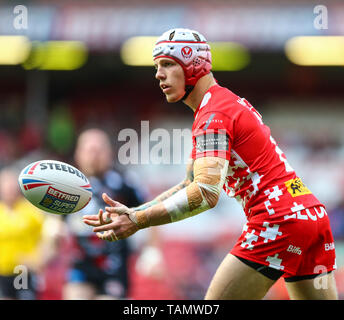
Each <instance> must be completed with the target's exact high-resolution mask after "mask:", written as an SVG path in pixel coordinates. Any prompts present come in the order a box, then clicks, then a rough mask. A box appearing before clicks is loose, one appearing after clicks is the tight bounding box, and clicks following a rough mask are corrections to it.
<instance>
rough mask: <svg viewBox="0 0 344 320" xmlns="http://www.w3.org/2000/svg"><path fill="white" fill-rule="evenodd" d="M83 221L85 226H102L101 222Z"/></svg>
mask: <svg viewBox="0 0 344 320" xmlns="http://www.w3.org/2000/svg"><path fill="white" fill-rule="evenodd" d="M82 220H83V222H84V223H85V224H87V225H89V226H91V227H99V226H100V223H99V220H96V221H94V220H88V219H85V218H83V219H82Z"/></svg>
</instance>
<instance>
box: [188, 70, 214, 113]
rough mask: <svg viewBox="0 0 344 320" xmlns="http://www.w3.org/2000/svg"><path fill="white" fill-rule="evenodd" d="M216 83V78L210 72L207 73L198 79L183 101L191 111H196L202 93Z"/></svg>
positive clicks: (202, 95)
mask: <svg viewBox="0 0 344 320" xmlns="http://www.w3.org/2000/svg"><path fill="white" fill-rule="evenodd" d="M215 84H216V80H215V79H214V76H213V74H212V73H208V74H207V75H205V76H203V77H202V78H201V79H199V80H198V81H197V83H196V85H195V87H194V88H193V90H192V91H191V93H190V94H189V96H188V97H187V98H186V99H185V100H183V102H184V103H185V104H186V105H187V106H188V107H190V108H191V109H192V111H193V112H195V111H196V109H197V107H198V106H199V104H200V103H201V101H202V99H203V97H204V94H205V93H206V92H207V91H208V89H209V88H210V87H212V86H213V85H215Z"/></svg>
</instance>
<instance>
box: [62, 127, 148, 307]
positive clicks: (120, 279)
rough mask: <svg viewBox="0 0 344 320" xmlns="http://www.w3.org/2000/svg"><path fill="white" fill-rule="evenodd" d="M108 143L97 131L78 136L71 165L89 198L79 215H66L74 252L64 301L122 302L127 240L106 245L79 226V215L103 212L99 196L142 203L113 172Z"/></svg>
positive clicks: (102, 133)
mask: <svg viewBox="0 0 344 320" xmlns="http://www.w3.org/2000/svg"><path fill="white" fill-rule="evenodd" d="M113 158H114V157H113V153H112V148H111V143H110V139H109V137H108V136H107V134H106V133H105V132H104V131H102V130H100V129H88V130H86V131H84V132H83V133H81V135H80V136H79V138H78V141H77V146H76V150H75V162H76V164H77V166H78V167H79V168H80V170H81V171H82V172H83V173H84V174H86V176H88V178H89V180H90V183H91V186H92V189H93V197H92V200H91V202H90V203H89V204H88V205H87V206H86V207H85V208H84V209H83V210H81V211H80V212H77V213H74V214H72V215H68V216H67V217H66V221H67V223H68V226H69V229H70V231H71V232H72V234H73V235H74V239H75V251H74V252H73V254H72V262H71V267H70V270H69V271H68V275H67V277H68V279H67V284H66V285H65V287H64V294H63V298H64V299H87V300H88V299H111V298H126V297H127V292H128V287H129V279H128V265H127V264H128V258H129V255H130V248H129V243H128V240H120V241H117V242H112V243H110V242H106V241H103V240H100V239H99V238H97V236H96V235H95V234H94V233H93V232H92V229H91V228H89V227H87V226H86V225H85V224H84V223H83V222H82V215H84V214H94V213H97V212H98V210H99V209H100V208H104V205H105V203H104V201H103V199H102V193H103V192H106V193H107V194H108V195H110V196H111V197H112V198H114V199H116V200H118V201H120V202H122V203H125V204H126V205H127V206H130V207H134V206H137V205H139V204H140V203H142V202H143V199H141V196H140V194H139V192H138V190H136V189H134V188H133V187H131V186H129V184H128V183H126V181H125V178H124V176H123V175H121V174H120V173H119V172H116V171H115V170H113V169H112V168H111V167H112V159H113Z"/></svg>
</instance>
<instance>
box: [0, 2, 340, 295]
mask: <svg viewBox="0 0 344 320" xmlns="http://www.w3.org/2000/svg"><path fill="white" fill-rule="evenodd" d="M20 4H21V5H22V6H24V9H23V8H22V7H20V8H19V9H18V8H17V10H18V11H16V12H14V8H15V6H16V4H14V3H13V1H8V2H6V1H1V2H0V168H3V167H5V166H8V165H12V164H17V165H18V166H19V167H24V166H25V164H27V163H29V162H31V161H34V160H39V159H44V158H50V159H57V160H62V161H65V162H69V163H71V164H73V162H74V159H73V152H74V147H75V141H76V138H77V136H78V134H79V133H80V132H81V131H82V130H83V129H84V128H86V127H91V126H98V127H102V128H104V129H105V130H107V131H108V132H109V133H111V135H112V139H113V146H114V148H115V149H116V150H117V151H118V150H119V148H120V147H121V145H123V144H124V142H123V141H119V139H118V133H119V132H120V130H122V129H125V128H132V129H135V130H136V131H137V132H138V133H139V137H140V141H139V142H140V143H144V140H145V139H148V138H149V137H147V136H145V135H142V136H140V132H141V131H140V130H141V121H149V130H150V132H152V131H153V130H154V128H164V129H167V130H169V131H170V132H172V129H173V128H180V129H185V128H188V129H190V128H191V125H192V121H193V116H192V113H191V112H190V111H189V109H188V108H185V106H183V105H182V103H178V104H174V105H168V104H167V103H166V102H165V101H164V97H163V96H162V93H161V91H160V89H159V87H158V85H157V81H156V80H155V79H154V69H153V68H152V64H151V61H150V53H151V48H152V39H154V37H157V36H158V35H160V34H161V33H162V32H164V31H166V30H168V29H170V28H172V27H187V28H191V29H196V30H198V31H199V32H201V33H202V34H204V35H205V37H206V38H207V39H208V41H210V42H211V44H212V48H213V59H214V60H215V63H216V65H214V75H215V77H216V79H217V80H218V82H219V83H220V84H221V85H223V86H226V87H228V88H229V89H231V90H232V91H234V92H235V93H237V94H238V95H240V96H241V97H245V98H246V99H247V100H249V101H250V102H251V103H252V104H253V105H254V106H255V107H256V109H257V110H258V111H259V112H260V113H262V115H263V119H264V121H265V123H267V124H268V125H269V126H270V127H271V130H272V135H273V136H274V137H275V139H276V140H277V142H278V143H279V145H280V147H281V149H282V150H283V151H284V152H285V154H286V155H287V157H288V159H289V162H290V163H291V165H292V166H293V167H294V168H295V170H296V171H297V172H298V173H299V174H300V175H301V177H303V179H304V181H305V183H306V185H307V186H308V187H309V188H310V189H311V190H312V191H313V192H314V193H315V194H316V195H317V196H318V197H319V198H320V200H321V201H322V202H323V203H325V204H326V206H327V211H328V213H329V215H330V219H331V224H332V228H333V233H334V237H335V241H336V250H337V267H338V270H337V271H336V279H337V284H338V290H339V293H340V298H343V297H344V276H343V274H344V242H343V241H344V170H343V168H344V87H343V79H344V68H343V66H344V60H343V59H344V40H343V37H338V36H340V35H343V34H344V3H343V2H342V1H339V0H338V1H322V2H321V5H323V7H321V8H320V9H321V10H320V9H319V8H318V10H317V9H315V8H316V6H317V5H318V3H316V2H314V1H306V0H304V1H297V0H295V1H244V0H242V1H240V2H238V1H219V0H217V1H212V2H207V1H185V0H184V1H173V2H172V1H168V0H163V1H153V0H150V1H145V2H144V4H143V2H142V1H132V0H127V1H85V0H84V1H43V0H42V1H21V2H20ZM324 7H325V9H327V13H328V24H327V25H326V21H324V19H323V20H321V21H319V14H320V13H321V12H323V13H324ZM25 8H26V9H27V13H28V19H27V21H25V19H24V20H23V19H22V18H20V17H21V14H22V13H23V12H24V11H25ZM23 10H24V11H23ZM319 10H320V11H319ZM16 18H17V20H16ZM20 19H21V20H20ZM317 19H318V20H317ZM316 22H318V24H315V23H316ZM319 25H321V26H322V27H323V28H319ZM307 36H312V38H311V40H309V38H297V37H307ZM314 36H321V38H315V37H314ZM333 36H336V37H333ZM152 37H153V38H152ZM322 41H325V42H322ZM147 53H148V62H147V60H146V59H145V58H146V55H147ZM324 58H325V59H324ZM182 143H183V145H184V144H185V146H186V150H188V148H189V147H190V144H189V143H190V142H188V140H187V139H185V141H184V140H183V142H182ZM154 144H156V142H152V140H150V147H152V146H153V145H154ZM190 150H191V149H190ZM114 164H115V165H116V167H117V168H118V169H119V170H122V171H125V172H126V173H128V176H130V177H131V179H132V181H133V183H136V184H137V185H138V186H139V188H141V189H142V191H143V192H144V193H145V196H146V197H147V200H150V199H152V198H153V197H154V196H156V195H157V194H159V193H160V192H161V191H163V190H166V188H168V187H170V186H172V185H174V184H175V183H177V182H179V181H180V180H181V179H182V178H183V177H184V168H185V164H184V163H180V164H164V163H161V164H156V163H155V164H152V163H151V162H150V163H149V164H140V163H138V164H132V165H130V164H129V165H121V163H120V162H119V161H118V159H114ZM0 200H1V199H0ZM243 223H244V217H243V213H242V212H241V210H240V208H239V207H238V206H237V204H236V203H235V201H234V200H230V199H227V198H221V201H220V203H219V205H218V206H217V207H216V208H215V209H213V210H212V212H206V213H203V214H201V215H199V216H197V217H194V218H191V219H189V220H187V221H183V222H179V223H177V224H172V225H166V226H161V227H159V228H157V234H158V239H159V241H158V243H159V245H158V247H159V249H158V250H155V249H154V250H153V249H152V248H150V249H152V250H147V248H145V244H146V243H148V242H147V238H148V237H149V235H147V232H146V231H140V232H139V233H137V234H136V235H135V236H134V237H133V238H132V239H131V240H130V241H131V244H132V248H133V251H132V254H131V257H130V266H129V267H130V270H131V273H130V290H129V295H128V298H131V299H202V298H203V295H204V293H205V290H206V288H207V286H208V284H209V281H210V279H211V276H212V275H213V273H214V272H215V270H216V267H217V266H218V264H219V263H220V261H221V260H222V258H223V257H224V255H225V254H226V253H227V252H228V251H229V250H230V248H231V247H232V245H233V244H234V242H235V241H236V239H237V237H238V236H239V234H240V233H241V228H242V225H243ZM209 229H210V230H209ZM66 243H67V244H62V245H61V249H60V250H61V251H60V253H59V254H58V255H57V257H56V258H55V259H54V260H53V262H51V263H50V264H49V265H48V266H47V267H46V268H45V269H44V272H42V274H41V289H40V295H39V298H40V299H61V297H62V295H61V290H62V286H63V283H64V279H65V278H64V277H65V272H66V270H67V268H68V261H69V255H70V254H69V252H72V251H71V250H70V251H68V250H66V246H67V248H68V246H69V242H68V240H67V241H66ZM0 250H1V248H0ZM143 253H144V254H143ZM266 299H287V295H286V291H285V289H284V285H283V282H282V281H279V282H278V283H277V284H276V285H275V286H274V287H273V289H272V290H271V292H270V293H269V294H268V296H267V297H266Z"/></svg>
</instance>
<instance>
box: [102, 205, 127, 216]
mask: <svg viewBox="0 0 344 320" xmlns="http://www.w3.org/2000/svg"><path fill="white" fill-rule="evenodd" d="M105 210H106V212H108V213H117V214H119V215H120V214H124V213H128V208H127V207H126V206H124V205H121V206H119V207H105Z"/></svg>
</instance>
